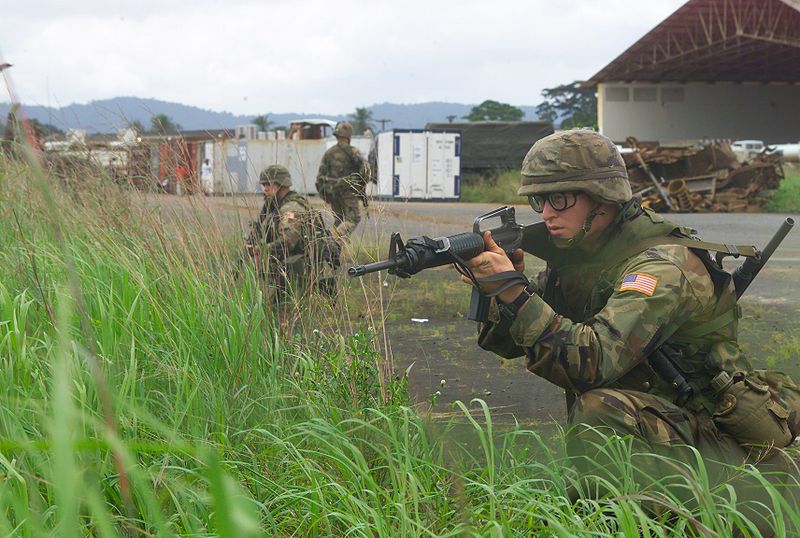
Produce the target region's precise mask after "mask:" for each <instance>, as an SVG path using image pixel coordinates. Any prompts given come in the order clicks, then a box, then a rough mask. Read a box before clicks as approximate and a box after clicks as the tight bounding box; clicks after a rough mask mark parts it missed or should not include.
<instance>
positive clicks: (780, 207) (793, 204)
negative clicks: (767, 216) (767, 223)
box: [765, 165, 800, 213]
mask: <svg viewBox="0 0 800 538" xmlns="http://www.w3.org/2000/svg"><path fill="white" fill-rule="evenodd" d="M784 172H785V174H786V177H785V178H784V180H783V181H781V184H780V187H779V188H778V190H777V191H776V192H775V194H774V195H773V196H772V198H771V199H770V200H769V202H768V203H767V205H766V206H765V209H766V210H767V211H770V212H773V213H800V168H798V167H797V166H789V165H784Z"/></svg>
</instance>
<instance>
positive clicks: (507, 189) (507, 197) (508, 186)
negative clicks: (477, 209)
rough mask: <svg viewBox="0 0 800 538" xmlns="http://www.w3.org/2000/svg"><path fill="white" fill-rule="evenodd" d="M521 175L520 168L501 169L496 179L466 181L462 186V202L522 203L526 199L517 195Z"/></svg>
mask: <svg viewBox="0 0 800 538" xmlns="http://www.w3.org/2000/svg"><path fill="white" fill-rule="evenodd" d="M519 182H520V175H519V171H518V170H504V171H499V172H498V175H497V178H496V180H495V181H488V180H477V181H473V182H469V183H467V182H465V183H464V185H462V188H461V201H462V202H485V203H500V204H520V203H524V202H525V199H524V198H523V197H521V196H519V195H517V189H519Z"/></svg>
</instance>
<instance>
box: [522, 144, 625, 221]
mask: <svg viewBox="0 0 800 538" xmlns="http://www.w3.org/2000/svg"><path fill="white" fill-rule="evenodd" d="M565 191H580V192H585V193H586V194H588V195H590V196H591V197H592V198H594V199H595V200H597V201H598V202H608V203H613V204H619V205H622V204H625V203H626V202H628V201H630V199H631V198H632V196H633V195H632V193H631V184H630V183H629V182H628V172H627V170H626V168H625V161H623V160H622V155H621V154H620V152H619V150H618V149H617V146H616V145H614V142H612V141H611V139H610V138H608V137H606V136H603V135H601V134H600V133H596V132H594V131H589V130H586V129H573V130H570V131H562V132H560V133H555V134H551V135H550V136H546V137H544V138H542V139H540V140H537V141H536V143H535V144H534V145H533V147H531V149H530V150H529V151H528V154H527V155H526V156H525V159H524V160H523V161H522V182H521V185H520V187H519V190H518V191H517V194H519V195H521V196H531V195H533V194H548V193H551V192H565Z"/></svg>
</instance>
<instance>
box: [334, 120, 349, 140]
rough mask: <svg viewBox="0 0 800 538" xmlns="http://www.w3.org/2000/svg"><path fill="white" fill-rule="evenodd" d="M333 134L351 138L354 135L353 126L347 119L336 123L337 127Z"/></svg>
mask: <svg viewBox="0 0 800 538" xmlns="http://www.w3.org/2000/svg"><path fill="white" fill-rule="evenodd" d="M333 134H334V135H335V136H343V137H345V138H351V137H352V136H353V126H352V125H350V124H349V123H347V122H346V121H340V122H339V123H337V124H336V127H334V128H333Z"/></svg>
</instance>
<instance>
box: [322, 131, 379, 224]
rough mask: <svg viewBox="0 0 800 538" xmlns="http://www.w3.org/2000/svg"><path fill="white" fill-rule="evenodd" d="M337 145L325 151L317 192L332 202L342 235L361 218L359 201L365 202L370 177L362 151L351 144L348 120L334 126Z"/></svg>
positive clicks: (351, 132)
mask: <svg viewBox="0 0 800 538" xmlns="http://www.w3.org/2000/svg"><path fill="white" fill-rule="evenodd" d="M333 134H334V136H336V145H335V146H333V147H332V148H330V149H329V150H328V151H326V152H325V155H324V156H323V157H322V162H321V163H320V165H319V172H318V173H317V181H316V186H317V192H319V194H320V196H321V197H322V199H323V200H325V201H326V202H327V203H328V204H330V206H331V211H333V214H334V217H335V222H334V226H335V228H334V229H335V232H336V234H337V235H338V236H339V237H345V236H348V235H350V233H352V231H353V230H354V229H355V227H356V226H358V223H359V222H360V221H361V210H360V208H359V207H358V202H359V200H361V201H362V202H365V206H366V194H365V188H366V184H367V182H368V181H369V180H370V179H369V170H368V166H367V163H366V162H365V161H364V158H363V157H362V156H361V153H360V152H359V151H358V150H357V149H356V148H354V147H353V146H351V145H350V139H351V137H352V136H353V126H352V125H350V124H349V123H346V122H340V123H337V124H336V127H335V128H334V129H333Z"/></svg>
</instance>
